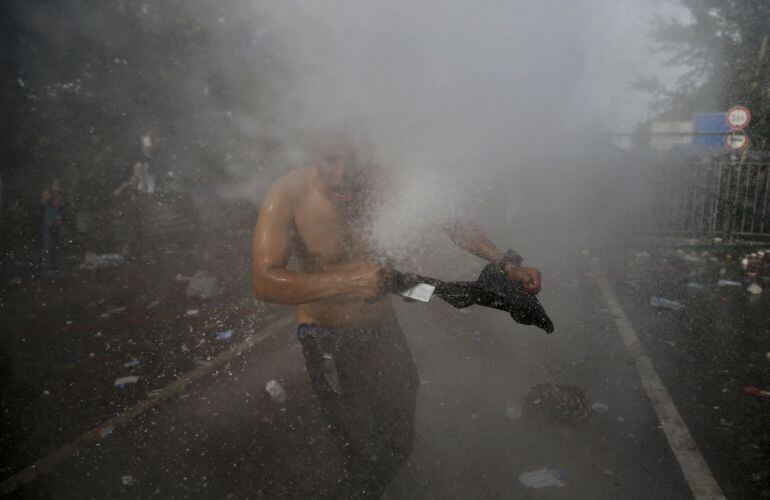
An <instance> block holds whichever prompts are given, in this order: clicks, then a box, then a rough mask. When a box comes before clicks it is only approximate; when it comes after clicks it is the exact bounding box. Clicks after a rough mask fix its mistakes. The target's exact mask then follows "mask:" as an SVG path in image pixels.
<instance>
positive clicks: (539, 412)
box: [522, 384, 591, 425]
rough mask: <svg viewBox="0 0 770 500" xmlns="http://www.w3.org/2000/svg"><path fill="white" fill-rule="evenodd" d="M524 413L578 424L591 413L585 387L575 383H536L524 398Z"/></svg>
mask: <svg viewBox="0 0 770 500" xmlns="http://www.w3.org/2000/svg"><path fill="white" fill-rule="evenodd" d="M522 409H523V411H524V413H526V414H527V415H530V416H533V417H537V418H550V419H553V420H555V421H558V422H561V423H564V424H573V425H575V424H580V423H582V422H585V421H586V420H588V417H589V416H590V415H591V405H590V404H589V402H588V396H587V395H586V391H585V389H583V388H582V387H579V386H577V385H567V384H564V385H563V384H538V385H536V386H534V387H532V388H531V389H530V390H529V392H527V395H526V397H525V399H524V404H523V407H522Z"/></svg>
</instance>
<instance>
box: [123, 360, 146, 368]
mask: <svg viewBox="0 0 770 500" xmlns="http://www.w3.org/2000/svg"><path fill="white" fill-rule="evenodd" d="M141 364H142V362H141V361H139V360H138V359H136V358H134V359H132V360H131V361H129V362H128V363H123V368H133V367H136V366H140V365H141Z"/></svg>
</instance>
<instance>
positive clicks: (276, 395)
mask: <svg viewBox="0 0 770 500" xmlns="http://www.w3.org/2000/svg"><path fill="white" fill-rule="evenodd" d="M265 390H266V391H267V393H268V394H270V397H271V398H273V401H274V402H276V403H278V404H279V405H280V404H283V403H285V402H286V400H287V399H289V396H288V395H287V394H286V391H285V390H284V389H283V386H282V385H281V384H280V383H279V382H278V381H277V380H270V381H268V382H267V384H265Z"/></svg>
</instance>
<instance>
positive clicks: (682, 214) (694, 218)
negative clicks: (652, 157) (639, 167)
mask: <svg viewBox="0 0 770 500" xmlns="http://www.w3.org/2000/svg"><path fill="white" fill-rule="evenodd" d="M634 185H635V187H636V189H637V190H641V191H642V192H644V193H645V201H646V203H644V204H643V206H645V205H646V207H645V208H643V209H642V210H641V211H638V212H636V214H635V215H636V220H635V223H636V224H638V225H639V229H641V230H643V231H645V232H655V233H658V234H666V235H677V236H692V237H712V236H714V237H716V236H719V237H725V238H726V237H730V236H733V237H739V238H744V239H767V238H768V237H770V209H769V208H768V202H770V199H769V198H770V192H769V191H770V160H762V161H756V160H754V161H741V160H738V159H736V160H717V159H706V160H700V161H666V162H660V163H657V164H653V165H651V166H650V168H649V169H647V170H645V171H644V172H642V173H641V174H640V175H639V176H638V178H637V179H635V180H634ZM640 215H641V217H639V216H640Z"/></svg>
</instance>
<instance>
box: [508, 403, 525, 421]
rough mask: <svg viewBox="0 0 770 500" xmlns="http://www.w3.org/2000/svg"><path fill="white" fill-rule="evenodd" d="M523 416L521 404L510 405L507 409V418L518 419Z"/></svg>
mask: <svg viewBox="0 0 770 500" xmlns="http://www.w3.org/2000/svg"><path fill="white" fill-rule="evenodd" d="M520 417H521V405H518V404H515V405H510V406H509V407H508V408H506V409H505V418H507V419H509V420H516V419H517V418H520Z"/></svg>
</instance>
